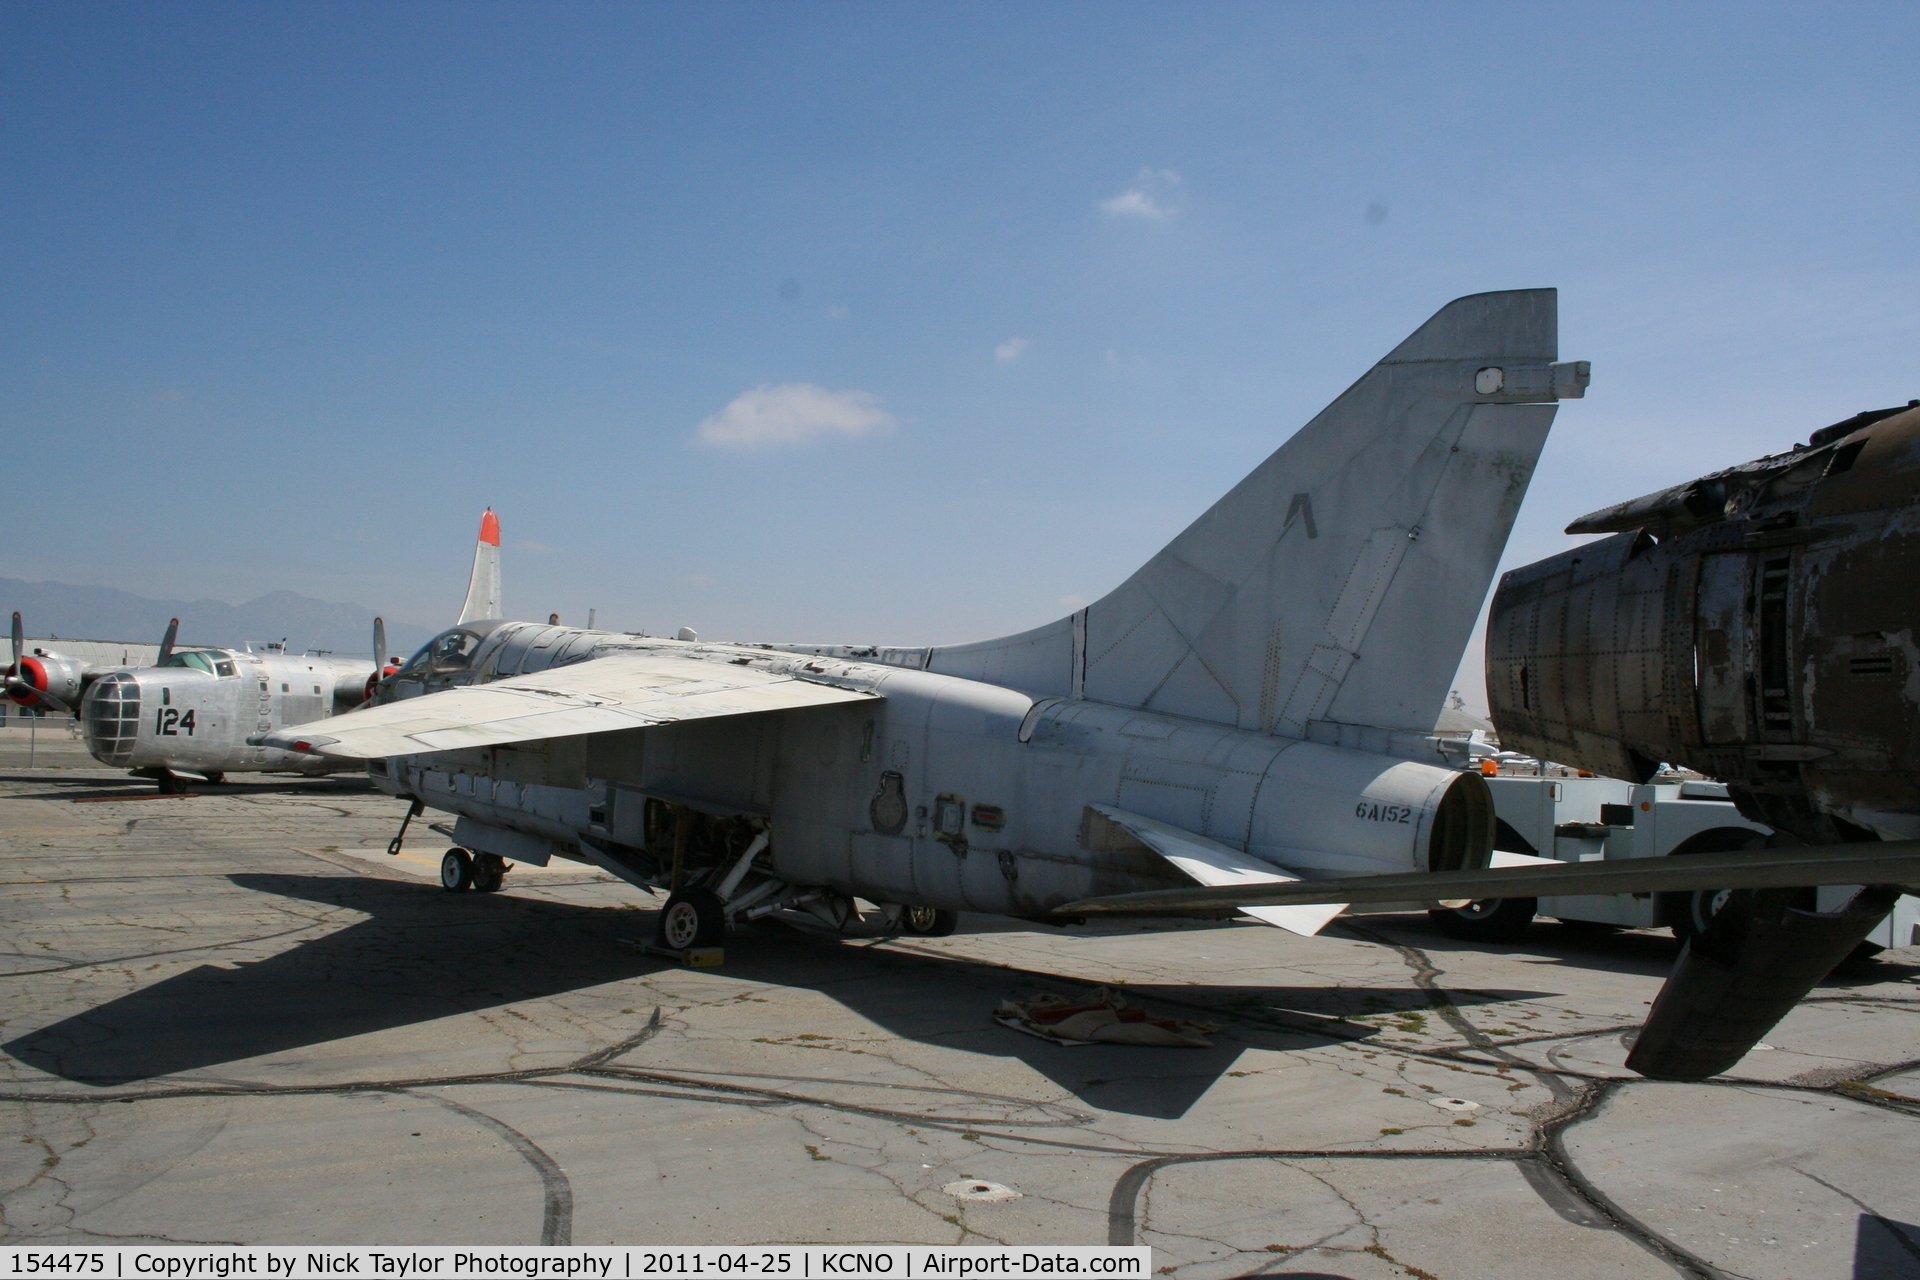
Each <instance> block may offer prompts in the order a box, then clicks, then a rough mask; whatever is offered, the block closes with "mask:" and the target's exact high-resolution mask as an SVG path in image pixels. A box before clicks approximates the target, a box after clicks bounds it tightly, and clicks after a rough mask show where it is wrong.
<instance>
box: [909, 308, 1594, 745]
mask: <svg viewBox="0 0 1920 1280" xmlns="http://www.w3.org/2000/svg"><path fill="white" fill-rule="evenodd" d="M1557 347H1558V322H1557V311H1556V294H1555V291H1554V290H1552V289H1519V290H1513V291H1510V292H1504V293H1483V294H1475V295H1473V296H1471V297H1466V298H1460V299H1458V300H1456V301H1454V302H1450V303H1448V304H1447V305H1446V306H1445V307H1443V308H1441V309H1440V311H1439V312H1438V313H1437V314H1436V315H1434V317H1433V318H1432V319H1431V320H1428V321H1427V322H1426V323H1425V324H1424V325H1421V326H1420V328H1419V329H1418V330H1416V331H1415V332H1414V334H1413V336H1412V337H1410V338H1408V339H1407V340H1406V341H1405V342H1402V343H1401V344H1400V345H1399V346H1398V347H1396V348H1394V350H1393V351H1392V352H1391V353H1390V354H1389V355H1388V356H1387V357H1386V359H1384V360H1382V361H1381V362H1380V363H1379V364H1377V365H1375V366H1374V367H1373V369H1372V370H1370V371H1369V372H1368V373H1367V374H1366V375H1365V376H1364V377H1362V378H1361V379H1360V380H1359V381H1358V382H1356V383H1354V384H1353V386H1351V387H1349V388H1348V389H1347V390H1346V391H1345V392H1344V393H1343V394H1342V395H1341V396H1340V398H1339V399H1337V400H1335V401H1334V402H1333V403H1332V404H1331V405H1329V406H1328V407H1327V408H1326V409H1324V410H1322V411H1321V413H1320V414H1319V415H1318V416H1317V417H1315V418H1314V419H1313V421H1311V422H1309V423H1308V424H1307V425H1306V426H1305V427H1303V428H1301V429H1300V431H1299V432H1298V433H1296V434H1295V435H1294V436H1293V438H1292V439H1290V440H1288V441H1287V442H1286V443H1285V444H1284V445H1282V446H1281V447H1280V448H1279V449H1278V450H1277V451H1276V452H1275V453H1274V454H1273V455H1272V456H1270V457H1269V458H1268V459H1267V460H1266V461H1265V462H1263V463H1261V464H1260V466H1259V467H1258V468H1257V469H1255V470H1254V472H1253V474H1251V475H1249V476H1248V477H1247V478H1246V479H1245V480H1242V481H1241V482H1240V483H1239V484H1238V485H1236V486H1235V487H1234V488H1233V490H1232V491H1231V492H1230V493H1228V494H1227V495H1226V496H1225V497H1224V498H1222V499H1220V501H1218V502H1216V503H1215V504H1214V505H1213V507H1212V509H1211V510H1209V511H1208V512H1207V513H1206V514H1205V515H1203V516H1201V517H1200V518H1199V519H1198V520H1196V521H1194V522H1193V524H1192V525H1190V526H1188V528H1187V529H1186V531H1185V532H1183V533H1181V534H1180V536H1179V537H1177V538H1175V539H1174V540H1173V541H1172V542H1171V543H1170V544H1168V546H1167V547H1166V548H1165V549H1164V550H1163V551H1161V552H1160V554H1159V555H1157V556H1155V557H1154V558H1153V559H1152V560H1149V561H1148V562H1147V563H1146V565H1145V566H1143V567H1142V568H1141V569H1140V570H1139V571H1138V572H1136V573H1135V574H1134V575H1133V576H1132V577H1131V578H1129V579H1127V581H1126V582H1124V583H1122V584H1121V585H1120V586H1119V587H1118V588H1117V589H1116V590H1114V591H1113V592H1112V593H1111V594H1110V595H1108V596H1106V597H1105V598H1104V599H1101V600H1099V601H1097V602H1096V603H1094V604H1092V605H1090V606H1088V607H1087V608H1085V609H1083V610H1081V611H1080V612H1078V613H1076V614H1074V615H1072V616H1071V617H1069V618H1063V619H1061V620H1060V621H1058V622H1055V623H1051V624H1049V625H1047V626H1044V627H1040V628H1038V629H1036V630H1033V631H1029V632H1025V633H1023V634H1021V635H1016V636H1008V637H1005V638H1003V639H999V640H985V641H980V642H978V643H975V644H966V645H954V646H951V647H945V648H938V649H934V650H932V651H931V652H930V653H929V654H928V657H927V664H926V665H927V666H928V668H929V669H930V670H934V671H940V672H945V673H948V674H952V675H959V676H966V677H970V678H972V679H978V680H989V681H992V682H995V683H999V684H1006V685H1011V686H1013V687H1015V688H1019V689H1023V690H1026V691H1029V692H1032V693H1036V694H1064V695H1068V696H1073V697H1085V698H1090V699H1094V700H1096V701H1101V702H1112V703H1118V704H1120V705H1123V706H1133V707H1142V708H1146V709H1150V710H1154V711H1160V712H1164V713H1167V714H1171V715H1183V716H1194V717H1197V718H1200V719H1204V720H1211V721H1216V722H1219V723H1223V724H1231V725H1235V726H1237V727H1239V728H1243V729H1251V730H1257V731H1260V732H1267V733H1278V734H1283V735H1286V736H1288V737H1306V736H1307V734H1308V726H1309V725H1310V724H1313V723H1315V722H1319V721H1333V722H1337V723H1340V724H1348V725H1368V726H1375V727H1380V728H1387V729H1400V730H1411V731H1414V732H1418V733H1428V732H1431V731H1432V729H1433V725H1434V721H1435V720H1436V719H1437V718H1438V716H1439V714H1440V711H1441V708H1442V706H1443V705H1444V703H1445V699H1446V695H1447V690H1448V687H1449V684H1450V682H1451V681H1452V679H1453V675H1454V673H1455V671H1456V670H1457V668H1458V667H1459V663H1460V655H1461V653H1462V651H1463V650H1464V649H1465V647H1466V642H1467V638H1468V636H1469V634H1470V633H1471V632H1472V629H1473V622H1474V619H1475V617H1476V616H1477V615H1478V613H1479V609H1480V603H1481V601H1482V599H1484V598H1485V596H1486V593H1487V587H1488V585H1489V583H1490V582H1491V581H1492V578H1493V571H1494V568H1495V566H1496V564H1497V563H1498V561H1499V558H1500V552H1501V549H1502V548H1503V547H1504V546H1505V545H1506V541H1507V534H1508V531H1509V530H1510V529H1511V528H1512V526H1513V518H1514V515H1515V513H1516V512H1517V511H1518V510H1519V507H1520V499H1521V498H1522V496H1524V495H1525V493H1526V488H1527V483H1528V481H1529V480H1530V479H1531V478H1532V475H1533V467H1534V463H1535V462H1536V460H1538V458H1539V456H1540V450H1541V447H1542V446H1543V445H1544V444H1545V443H1546V437H1547V429H1548V427H1549V426H1550V425H1551V424H1552V422H1553V415H1554V411H1555V404H1554V401H1555V400H1557V399H1561V398H1567V397H1573V396H1578V395H1580V394H1581V393H1582V392H1583V390H1584V388H1585V386H1586V376H1587V369H1586V365H1585V364H1584V362H1582V363H1578V364H1557V363H1555V360H1556V358H1557V354H1558V352H1557Z"/></svg>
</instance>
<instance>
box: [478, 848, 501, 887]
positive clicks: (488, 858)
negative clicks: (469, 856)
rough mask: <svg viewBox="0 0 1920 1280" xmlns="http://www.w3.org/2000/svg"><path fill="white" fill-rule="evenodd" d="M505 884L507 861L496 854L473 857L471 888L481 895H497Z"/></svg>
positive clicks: (479, 854)
mask: <svg viewBox="0 0 1920 1280" xmlns="http://www.w3.org/2000/svg"><path fill="white" fill-rule="evenodd" d="M506 882H507V860H506V859H505V858H503V857H501V856H500V855H499V854H497V853H476V854H474V855H473V887H474V888H475V889H478V890H479V891H480V892H481V893H498V892H500V889H501V887H502V886H503V885H505V884H506Z"/></svg>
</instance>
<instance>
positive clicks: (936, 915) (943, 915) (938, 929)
mask: <svg viewBox="0 0 1920 1280" xmlns="http://www.w3.org/2000/svg"><path fill="white" fill-rule="evenodd" d="M959 923H960V916H959V914H958V913H957V912H953V911H942V910H941V909H940V908H939V907H902V908H901V909H900V930H901V932H903V933H911V934H913V935H915V936H916V937H921V938H944V937H946V936H947V935H948V934H950V933H952V932H953V930H954V926H956V925H958V924H959Z"/></svg>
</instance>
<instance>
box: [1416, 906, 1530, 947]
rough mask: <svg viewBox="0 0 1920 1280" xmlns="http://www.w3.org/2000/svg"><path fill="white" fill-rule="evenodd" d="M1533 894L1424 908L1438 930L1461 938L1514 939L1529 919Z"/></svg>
mask: <svg viewBox="0 0 1920 1280" xmlns="http://www.w3.org/2000/svg"><path fill="white" fill-rule="evenodd" d="M1538 905H1539V902H1538V900H1537V899H1534V898H1481V899H1479V900H1478V901H1476V902H1469V903H1468V904H1467V905H1466V906H1464V907H1435V908H1433V909H1432V910H1430V911H1428V912H1427V916H1428V917H1429V918H1430V919H1431V920H1432V921H1433V923H1434V925H1435V926H1436V927H1437V928H1438V929H1439V930H1440V932H1442V933H1444V934H1446V935H1447V936H1448V937H1449V938H1459V939H1460V940H1462V941H1463V942H1515V941H1518V940H1519V938H1520V935H1521V934H1523V933H1525V932H1526V931H1527V926H1528V925H1530V924H1532V923H1533V913H1534V910H1535V908H1536V907H1537V906H1538Z"/></svg>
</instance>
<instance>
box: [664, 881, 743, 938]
mask: <svg viewBox="0 0 1920 1280" xmlns="http://www.w3.org/2000/svg"><path fill="white" fill-rule="evenodd" d="M726 937H727V916H726V908H725V907H724V906H723V905H722V904H721V902H720V898H719V896H718V895H716V894H715V893H714V892H713V891H712V890H711V889H702V888H698V887H694V888H689V889H682V890H680V891H679V892H678V893H675V894H674V895H673V896H672V897H670V898H668V899H667V905H666V906H664V907H662V908H660V945H661V946H663V947H665V948H667V949H668V950H669V951H685V950H687V949H688V948H690V947H717V946H719V945H720V944H721V943H722V942H724V941H726Z"/></svg>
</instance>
